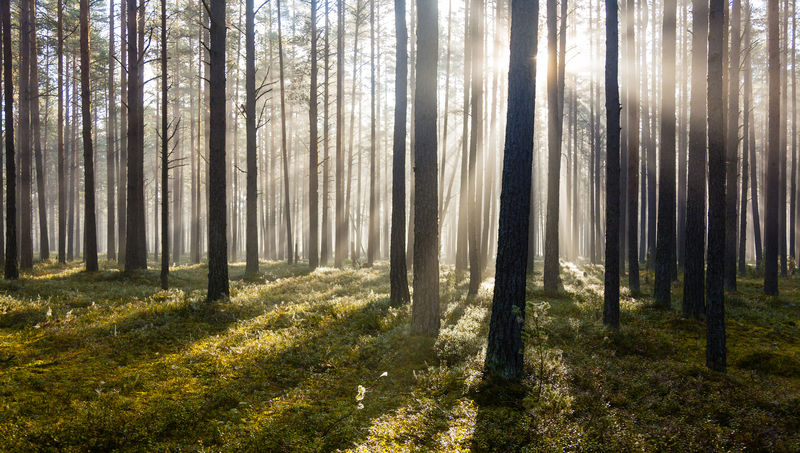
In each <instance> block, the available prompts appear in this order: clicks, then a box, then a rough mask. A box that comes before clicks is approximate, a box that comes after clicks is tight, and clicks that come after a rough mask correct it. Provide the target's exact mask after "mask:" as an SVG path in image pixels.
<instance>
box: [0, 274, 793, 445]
mask: <svg viewBox="0 0 800 453" xmlns="http://www.w3.org/2000/svg"><path fill="white" fill-rule="evenodd" d="M102 268H103V270H102V271H101V272H99V273H96V274H86V273H84V272H81V271H80V268H79V267H78V265H77V264H73V265H57V264H52V263H45V264H41V265H38V266H37V267H36V268H35V269H34V271H32V272H31V273H29V274H25V275H23V276H22V278H21V279H20V280H19V281H17V282H7V281H2V282H0V450H8V451H110V450H124V451H219V450H223V451H336V450H343V451H371V452H372V451H375V452H379V451H380V452H383V451H556V450H559V451H560V450H572V451H575V450H579V451H664V450H672V451H716V450H732V451H739V450H770V451H798V450H800V434H798V432H799V431H800V328H798V325H797V323H798V321H799V320H798V317H799V316H798V315H799V314H800V306H798V304H800V284H799V281H798V279H797V277H792V278H788V279H782V280H781V291H782V292H781V294H782V295H781V296H779V297H766V296H763V295H761V284H760V280H758V277H757V275H756V273H755V272H751V274H750V275H749V276H748V277H746V278H744V279H741V280H740V282H739V292H738V293H735V294H729V295H728V296H727V298H726V300H727V304H726V309H727V332H728V363H729V369H728V373H727V374H725V375H721V374H717V373H712V372H710V371H707V370H706V369H705V367H704V366H703V362H704V346H705V330H704V329H705V327H704V325H703V323H701V322H698V321H693V320H686V319H683V318H682V317H681V316H680V314H679V306H678V305H679V300H680V297H681V294H680V289H681V285H674V286H673V293H674V301H673V308H672V309H671V310H658V309H655V308H652V305H653V304H652V300H651V299H650V298H649V297H647V296H646V295H648V294H650V293H651V288H652V287H651V283H652V280H653V279H652V275H651V274H648V273H646V272H643V274H642V282H643V292H642V294H644V296H643V295H637V297H636V298H634V297H632V296H631V294H630V292H628V291H627V290H626V289H624V288H623V291H622V297H623V300H622V304H621V308H622V318H621V325H622V328H621V329H620V330H619V331H618V332H614V331H609V330H607V329H605V328H603V327H602V323H601V312H602V268H601V267H598V266H591V265H574V264H571V263H564V264H563V267H562V277H563V278H562V280H563V290H562V291H560V292H558V293H555V294H548V293H545V292H544V291H543V290H542V288H541V284H540V279H539V278H537V277H536V276H534V277H532V278H531V280H530V282H529V285H528V286H529V290H528V308H527V317H526V321H527V322H526V331H525V338H526V348H527V349H526V367H527V374H526V378H525V379H524V380H523V381H522V382H521V383H519V384H517V385H504V384H502V383H496V382H495V383H493V382H484V381H483V379H482V373H481V370H482V364H483V358H484V356H483V355H484V353H485V347H486V337H487V332H488V317H489V311H490V307H491V290H492V281H491V280H487V281H486V282H484V284H483V285H482V286H481V291H480V293H479V294H478V296H477V297H476V298H467V297H466V292H467V287H466V284H467V278H468V277H467V276H466V275H461V274H459V273H456V272H455V271H454V270H452V269H451V268H448V267H443V268H442V272H441V288H442V306H441V313H442V330H441V333H440V335H439V337H438V338H437V339H436V340H435V341H434V340H430V339H427V338H421V337H412V336H410V335H409V321H410V307H401V308H393V307H392V306H391V305H390V304H389V301H388V292H389V284H388V266H386V265H385V264H381V265H377V266H376V267H374V268H368V269H359V270H353V269H347V270H335V269H330V268H322V269H318V270H316V271H313V272H309V270H308V269H307V268H306V267H305V266H304V265H294V266H288V265H285V264H278V263H263V264H262V266H261V274H260V275H259V276H258V278H255V279H252V278H248V279H246V280H245V279H244V278H243V275H244V267H243V266H242V265H233V266H232V267H231V275H232V278H233V280H232V282H231V298H230V300H227V301H222V302H216V303H213V304H207V303H205V302H204V296H205V283H206V281H205V277H206V272H207V268H206V267H205V266H202V265H197V266H188V265H187V266H180V267H177V268H175V269H173V270H172V272H171V274H170V279H171V284H172V288H173V289H170V290H169V291H161V290H159V289H158V273H157V271H145V272H140V273H136V274H132V275H130V274H122V273H119V272H118V271H117V270H116V268H115V267H114V266H113V264H111V263H105V265H104V266H103V267H102Z"/></svg>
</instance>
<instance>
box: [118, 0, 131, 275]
mask: <svg viewBox="0 0 800 453" xmlns="http://www.w3.org/2000/svg"><path fill="white" fill-rule="evenodd" d="M119 9H120V24H119V25H120V27H119V28H120V40H119V50H120V59H119V61H120V70H119V77H120V84H119V89H120V101H121V102H120V121H119V128H120V129H119V130H120V133H119V138H120V140H119V150H120V151H119V186H118V189H117V205H118V211H117V212H118V215H119V218H118V219H117V240H118V241H119V248H118V253H117V260H118V262H120V263H125V247H126V246H127V243H128V236H127V232H128V170H127V168H128V121H129V120H128V116H129V113H130V108H129V106H128V102H129V101H130V98H129V97H128V68H127V65H126V58H127V56H128V38H127V35H128V20H127V18H128V0H121V1H120V3H119Z"/></svg>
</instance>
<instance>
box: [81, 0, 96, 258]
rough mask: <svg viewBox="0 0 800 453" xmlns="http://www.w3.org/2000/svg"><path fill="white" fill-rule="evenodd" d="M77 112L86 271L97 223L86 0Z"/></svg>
mask: <svg viewBox="0 0 800 453" xmlns="http://www.w3.org/2000/svg"><path fill="white" fill-rule="evenodd" d="M80 16H81V24H80V41H81V113H82V115H81V116H82V117H83V122H82V124H83V181H84V182H83V186H84V200H83V202H84V205H83V207H84V240H85V241H86V244H85V248H84V251H85V257H84V259H85V261H86V270H87V271H88V272H96V271H97V222H96V221H95V203H94V148H93V143H92V138H93V137H92V87H91V84H90V81H89V72H90V70H89V66H90V64H91V62H90V61H89V0H81V1H80Z"/></svg>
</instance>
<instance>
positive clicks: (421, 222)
mask: <svg viewBox="0 0 800 453" xmlns="http://www.w3.org/2000/svg"><path fill="white" fill-rule="evenodd" d="M438 21H439V16H438V11H437V2H436V1H434V0H418V4H417V22H418V24H419V28H418V30H417V49H418V50H417V67H416V72H417V85H416V93H415V94H416V96H414V104H415V108H414V110H415V115H414V130H415V133H416V139H415V142H414V147H415V149H414V168H415V171H414V187H416V188H417V191H416V192H417V193H416V199H415V204H414V211H415V218H414V237H415V239H414V303H413V306H412V310H411V330H412V331H413V332H415V333H417V334H422V335H429V336H431V337H436V336H437V335H438V334H439V323H440V319H439V220H438V219H437V215H438V212H437V210H438V203H437V200H436V198H437V196H438V194H437V192H438V189H437V187H436V186H437V181H436V178H437V170H436V165H437V160H438V153H437V152H436V146H437V143H436V141H437V140H436V135H437V134H436V132H437V128H436V113H437V112H436V108H437V106H436V73H437V72H436V71H437V66H438V57H439V30H438Z"/></svg>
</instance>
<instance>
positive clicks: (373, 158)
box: [367, 0, 439, 266]
mask: <svg viewBox="0 0 800 453" xmlns="http://www.w3.org/2000/svg"><path fill="white" fill-rule="evenodd" d="M369 22H370V28H369V34H370V153H369V219H368V222H369V224H368V228H367V265H368V266H372V264H373V263H374V262H375V257H376V255H377V252H378V241H379V240H380V237H379V235H378V233H379V230H378V222H379V220H380V212H379V211H378V181H377V179H376V175H375V170H376V167H377V155H376V152H377V150H376V147H377V137H376V135H375V134H376V130H375V127H376V123H377V118H376V110H375V108H376V105H375V94H376V93H375V83H376V82H375V0H372V1H370V2H369ZM437 159H438V156H437ZM437 218H438V206H437ZM436 229H437V231H438V229H439V224H438V221H437V224H436Z"/></svg>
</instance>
